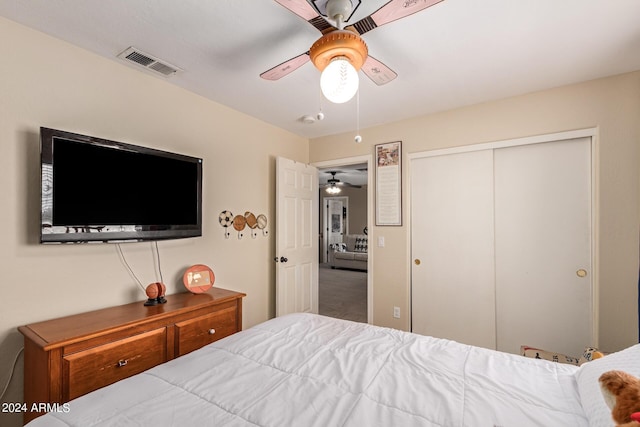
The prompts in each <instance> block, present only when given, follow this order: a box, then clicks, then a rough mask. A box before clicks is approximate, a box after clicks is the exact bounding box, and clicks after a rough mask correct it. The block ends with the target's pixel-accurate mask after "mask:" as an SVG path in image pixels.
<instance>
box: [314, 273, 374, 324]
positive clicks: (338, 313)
mask: <svg viewBox="0 0 640 427" xmlns="http://www.w3.org/2000/svg"><path fill="white" fill-rule="evenodd" d="M318 276H319V277H318V287H319V289H318V291H319V297H318V298H319V301H318V303H319V312H320V314H322V315H324V316H329V317H335V318H338V319H345V320H353V321H356V322H363V323H366V322H367V272H366V271H356V270H342V269H332V268H331V267H330V266H329V265H328V264H320V268H319V271H318Z"/></svg>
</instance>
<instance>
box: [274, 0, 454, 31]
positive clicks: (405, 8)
mask: <svg viewBox="0 0 640 427" xmlns="http://www.w3.org/2000/svg"><path fill="white" fill-rule="evenodd" d="M276 1H277V0H276ZM441 1H443V0H391V1H390V2H388V3H387V4H385V5H384V6H382V7H381V8H380V9H378V10H376V11H375V12H373V13H372V14H371V15H369V16H367V17H366V18H363V19H361V20H359V21H358V22H356V23H355V24H353V25H352V26H351V27H353V28H354V29H355V30H356V31H357V32H358V34H360V35H362V34H364V33H366V32H369V31H371V30H373V29H375V28H378V27H380V26H382V25H384V24H388V23H389V22H393V21H397V20H398V19H401V18H404V17H407V16H409V15H413V14H414V13H416V12H420V11H421V10H424V9H426V8H428V7H431V6H433V5H434V4H436V3H440V2H441Z"/></svg>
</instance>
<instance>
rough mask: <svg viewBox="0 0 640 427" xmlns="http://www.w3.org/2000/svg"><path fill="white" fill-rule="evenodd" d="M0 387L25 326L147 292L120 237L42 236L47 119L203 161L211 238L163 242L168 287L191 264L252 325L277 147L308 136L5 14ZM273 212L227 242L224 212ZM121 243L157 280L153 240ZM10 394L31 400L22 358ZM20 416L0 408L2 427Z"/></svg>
mask: <svg viewBox="0 0 640 427" xmlns="http://www.w3.org/2000/svg"><path fill="white" fill-rule="evenodd" d="M0 39H1V40H4V41H8V40H10V41H11V42H3V43H0V57H2V61H1V62H0V186H1V188H2V205H3V208H2V209H0V223H1V224H4V227H3V228H4V232H3V235H2V238H1V239H0V278H1V280H2V281H1V282H0V296H1V298H0V300H1V301H2V309H1V310H0V387H1V386H3V385H4V384H5V382H6V380H7V379H8V376H9V372H10V370H11V363H12V361H13V358H14V356H15V354H16V353H17V352H18V350H19V348H20V347H21V345H22V336H21V335H20V334H19V333H18V332H17V331H16V327H17V326H20V325H23V324H27V323H30V322H35V321H39V320H45V319H48V318H52V317H57V316H61V315H66V314H72V313H78V312H82V311H87V310H91V309H95V308H101V307H107V306H112V305H117V304H123V303H128V302H131V301H140V302H141V303H142V301H143V300H144V299H146V297H145V296H144V294H143V293H142V291H141V289H140V288H139V287H138V286H137V285H136V284H135V282H134V280H133V279H132V278H131V277H130V276H129V274H128V273H127V270H126V269H125V267H124V266H123V265H122V264H121V262H120V259H119V257H118V255H117V253H116V247H115V245H110V244H99V245H67V246H60V245H39V244H38V226H39V209H40V206H39V204H40V201H39V127H40V126H46V127H52V128H57V129H64V130H69V131H73V132H78V133H83V134H89V135H93V136H98V137H102V138H107V139H114V140H118V141H122V142H129V143H133V144H139V145H145V146H151V147H154V148H158V149H164V150H169V151H176V152H179V153H184V154H189V155H194V156H199V157H202V158H203V159H204V185H203V187H204V188H203V199H204V204H203V217H204V224H203V236H202V237H200V238H194V239H184V240H175V241H164V242H159V244H158V246H159V248H160V255H161V265H162V273H163V277H164V280H165V282H166V284H167V286H168V293H175V292H177V291H180V290H181V282H180V280H181V275H182V273H183V271H184V269H185V268H186V267H188V266H190V265H192V264H196V263H203V264H207V265H209V266H210V267H211V268H212V269H213V270H214V272H215V274H216V286H220V287H227V288H230V289H234V290H238V291H242V292H245V293H246V294H247V298H245V301H244V311H243V317H244V326H245V327H248V326H252V325H254V324H256V323H259V322H262V321H264V320H267V319H268V318H269V317H272V316H273V315H274V313H275V297H274V293H275V283H274V280H275V273H274V270H273V262H271V261H270V260H271V259H272V256H273V255H272V253H273V252H274V251H275V244H274V240H273V224H274V222H273V220H274V215H275V212H274V209H275V201H274V200H273V188H275V160H274V159H275V156H284V157H288V158H290V159H294V160H298V161H304V162H306V161H307V159H308V141H307V139H304V138H301V137H298V136H295V135H293V134H290V133H288V132H285V131H283V130H281V129H278V128H276V127H273V126H271V125H267V124H265V123H263V122H260V121H258V120H256V119H253V118H251V117H248V116H246V115H243V114H240V113H238V112H236V111H233V110H231V109H229V108H227V107H225V106H222V105H219V104H216V103H213V102H210V101H208V100H206V99H204V98H202V97H199V96H197V95H194V94H192V93H190V92H187V91H184V90H182V89H179V88H177V87H175V86H172V85H170V84H169V83H168V82H166V81H164V80H163V79H160V78H156V77H153V76H149V75H147V74H145V73H143V72H140V71H137V70H133V69H131V68H129V67H127V66H125V65H120V64H118V63H115V62H113V61H110V60H107V59H103V58H101V57H98V56H95V55H93V54H90V53H88V52H86V51H84V50H81V49H78V48H76V47H73V46H71V45H69V44H67V43H64V42H61V41H59V40H56V39H53V38H51V37H48V36H46V35H43V34H41V33H37V32H34V31H32V30H29V29H27V28H25V27H22V26H20V25H17V24H15V23H13V22H11V21H7V20H4V19H2V18H0ZM225 209H229V210H231V211H232V212H233V213H244V212H245V210H249V211H252V212H254V213H256V214H258V213H264V214H266V215H267V217H268V219H269V221H270V222H269V228H268V229H269V230H271V231H272V232H271V233H270V234H269V237H268V238H266V237H263V236H262V235H260V236H259V237H258V238H257V239H251V238H245V239H243V240H238V239H237V238H236V237H232V238H230V239H228V240H227V239H225V238H224V235H223V229H222V227H220V225H219V223H218V213H219V212H220V211H222V210H225ZM122 249H123V251H124V253H125V255H126V257H127V260H128V261H129V263H130V265H131V266H132V268H133V270H134V271H135V274H136V275H137V276H138V277H139V278H140V280H141V281H142V282H143V283H145V284H147V283H151V282H155V281H157V280H159V277H158V276H157V274H156V273H155V271H154V258H153V253H152V250H151V244H150V243H131V244H124V245H122ZM5 401H7V402H20V401H22V359H19V363H18V368H17V371H16V375H15V376H14V378H13V380H12V382H11V385H10V388H9V391H8V394H7V396H6V397H5ZM20 420H21V417H20V416H19V415H17V416H10V415H7V414H0V425H3V426H10V425H20Z"/></svg>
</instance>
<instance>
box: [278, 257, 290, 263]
mask: <svg viewBox="0 0 640 427" xmlns="http://www.w3.org/2000/svg"><path fill="white" fill-rule="evenodd" d="M287 261H289V260H288V259H287V258H285V257H283V256H281V257H280V262H287Z"/></svg>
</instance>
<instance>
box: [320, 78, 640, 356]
mask: <svg viewBox="0 0 640 427" xmlns="http://www.w3.org/2000/svg"><path fill="white" fill-rule="evenodd" d="M369 89H370V90H375V88H365V89H364V90H369ZM593 127H597V128H598V138H597V139H598V146H597V148H598V152H597V153H596V169H597V170H596V174H597V183H596V187H597V200H596V204H597V206H596V221H597V229H596V233H597V239H598V240H597V242H598V244H597V247H596V257H597V260H596V268H595V273H596V281H597V284H598V286H599V294H598V296H597V298H596V299H597V305H598V306H599V311H598V315H599V320H598V324H597V327H598V332H599V336H600V342H599V345H600V346H601V347H602V348H603V349H606V350H617V349H620V348H622V347H625V346H628V345H630V344H633V343H636V342H638V307H637V301H638V256H639V254H638V235H639V219H640V175H639V172H638V171H639V170H640V167H639V165H640V72H635V73H631V74H625V75H621V76H616V77H611V78H606V79H600V80H595V81H591V82H586V83H582V84H577V85H572V86H566V87H561V88H557V89H552V90H547V91H542V92H538V93H533V94H529V95H524V96H518V97H514V98H509V99H504V100H500V101H496V102H489V103H485V104H480V105H474V106H470V107H466V108H460V109H457V110H453V111H446V112H442V113H439V114H433V115H429V116H424V117H419V118H415V119H412V120H406V121H402V122H397V123H391V124H388V125H385V126H379V127H375V128H371V129H365V130H362V131H361V134H362V136H363V138H364V140H363V142H362V143H361V144H355V143H352V142H349V141H352V139H353V134H352V133H349V134H343V135H335V136H330V137H324V138H317V139H313V140H312V141H311V145H310V149H309V150H310V161H311V162H322V161H326V160H330V159H340V158H344V157H353V156H358V155H363V154H371V153H373V146H374V145H375V144H380V143H385V142H391V141H402V149H403V157H404V164H405V166H406V165H407V162H408V160H407V155H408V154H409V153H415V152H420V151H426V150H431V149H437V148H446V147H454V146H462V145H470V144H477V143H483V142H493V141H499V140H505V139H514V138H521V137H527V136H533V135H540V134H551V133H557V132H562V131H568V130H575V129H585V128H593ZM403 182H404V183H405V185H404V186H403V189H404V193H403V199H402V200H403V226H402V227H373V229H372V230H371V231H370V233H369V235H370V236H371V239H370V240H371V241H377V237H378V236H384V237H385V247H383V248H380V247H378V246H377V245H370V250H371V251H372V257H373V263H374V266H373V280H374V284H373V288H374V291H373V292H374V295H373V300H374V323H375V324H378V325H385V326H391V327H396V328H401V329H409V327H410V316H409V310H410V261H411V260H410V251H409V247H410V241H409V236H410V231H409V226H408V225H409V222H410V216H409V215H408V213H409V202H408V197H407V194H408V193H407V187H408V186H407V185H406V184H407V182H408V167H404V168H403ZM471 280H472V279H471ZM393 306H399V307H401V309H402V313H403V316H402V317H401V319H393V317H392V313H393ZM585 344H587V343H585Z"/></svg>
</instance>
